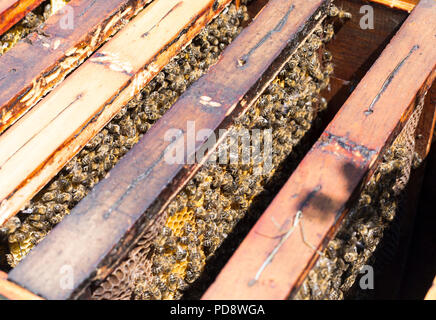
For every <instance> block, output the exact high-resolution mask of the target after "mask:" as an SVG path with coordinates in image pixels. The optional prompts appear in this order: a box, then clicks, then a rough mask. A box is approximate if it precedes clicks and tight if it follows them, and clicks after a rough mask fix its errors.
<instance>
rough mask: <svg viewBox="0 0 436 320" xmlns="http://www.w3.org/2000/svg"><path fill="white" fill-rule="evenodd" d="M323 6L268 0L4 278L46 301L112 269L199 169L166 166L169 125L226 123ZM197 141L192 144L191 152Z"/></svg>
mask: <svg viewBox="0 0 436 320" xmlns="http://www.w3.org/2000/svg"><path fill="white" fill-rule="evenodd" d="M328 3H329V1H324V0H317V1H310V2H308V1H306V0H270V1H269V2H268V4H267V5H266V6H265V7H264V8H263V10H262V11H261V12H260V14H259V15H258V16H257V18H256V19H255V20H254V21H253V22H252V23H251V24H250V25H249V26H248V27H247V28H245V29H244V30H243V31H242V33H241V34H240V35H239V36H238V37H237V38H236V39H235V41H233V42H232V44H231V45H230V46H229V47H227V49H226V50H225V51H224V53H223V55H222V56H221V58H220V60H219V62H218V63H217V64H216V65H214V66H213V67H212V68H211V69H210V70H209V72H208V73H207V74H206V75H204V76H203V77H202V78H201V79H199V80H198V81H197V82H195V83H194V84H193V85H192V86H191V87H190V89H189V90H188V91H187V92H185V93H184V94H183V95H182V96H181V97H180V99H179V100H178V101H177V102H176V103H175V105H173V107H172V108H171V109H170V110H169V111H168V112H167V113H166V114H165V115H164V117H163V118H161V119H160V120H159V121H158V122H157V123H156V124H155V125H154V126H153V127H152V128H151V129H150V130H149V131H148V132H147V134H146V135H145V136H144V137H143V138H142V139H141V140H140V141H139V143H138V144H136V145H135V146H134V147H133V148H132V150H131V151H130V152H129V153H127V155H126V156H125V157H124V158H123V159H121V160H120V162H119V163H118V164H117V165H116V166H115V168H114V169H112V170H111V172H110V175H109V176H108V177H106V179H104V180H102V181H101V182H100V183H99V184H98V185H97V186H95V187H94V189H93V190H92V191H91V193H90V194H89V195H88V196H87V197H86V198H85V199H83V200H82V201H81V202H80V203H79V204H78V205H77V206H76V207H75V208H74V209H73V210H72V212H71V214H70V215H69V216H67V217H66V218H65V219H64V220H63V221H62V222H61V223H60V224H59V225H58V226H57V227H56V228H55V229H54V230H53V231H52V232H51V233H50V234H49V235H48V236H47V238H46V239H45V240H43V241H42V242H41V243H40V244H39V245H38V246H37V247H36V248H35V249H34V250H33V251H31V252H30V254H29V255H28V256H27V257H26V258H25V259H24V260H23V261H22V262H21V263H20V264H19V265H18V266H17V267H16V268H15V269H13V270H12V271H11V272H10V274H9V277H10V279H13V280H14V281H16V282H17V283H20V284H21V285H23V286H24V287H26V288H28V289H30V290H32V291H33V292H37V293H38V294H40V295H41V296H43V297H45V298H49V299H53V298H56V299H57V298H66V297H70V296H71V295H72V294H73V296H75V295H77V294H80V291H81V290H83V289H84V288H85V287H86V286H87V282H88V281H90V280H92V277H94V278H98V279H104V278H105V277H106V276H107V275H108V274H110V272H111V271H112V270H113V268H114V267H115V266H116V265H117V263H118V262H119V261H120V260H121V259H123V258H124V257H125V256H126V254H127V252H128V251H129V248H131V247H132V246H133V245H134V242H135V240H136V239H137V238H138V236H140V235H141V234H142V232H143V230H147V229H148V228H150V226H152V225H153V223H154V221H155V220H156V217H157V216H158V215H159V214H160V213H161V212H162V210H163V209H162V208H163V207H164V205H165V204H167V203H168V201H170V200H171V198H172V197H173V196H174V195H175V193H176V192H177V190H180V189H181V188H182V187H183V184H184V183H185V182H186V181H187V179H189V178H190V177H192V175H193V174H194V173H195V171H196V169H198V166H199V164H195V165H194V164H193V165H183V164H174V165H170V164H168V163H167V162H166V161H165V154H166V152H170V151H168V150H167V148H168V146H169V144H170V142H168V141H165V133H166V132H167V130H168V129H172V128H175V129H177V128H180V129H181V130H183V135H181V136H180V137H179V139H185V138H186V125H187V122H188V121H195V123H196V130H200V129H202V128H209V129H211V130H215V129H217V128H218V127H220V126H223V125H224V124H225V123H228V122H229V121H231V119H232V117H233V116H234V113H238V112H239V111H240V110H241V109H243V108H245V109H246V108H248V107H249V106H250V105H251V104H252V103H253V102H254V100H255V98H256V97H258V96H259V95H260V93H261V91H262V90H263V89H264V88H265V87H266V86H267V85H268V83H269V82H270V81H272V79H273V78H274V77H275V76H276V75H277V73H278V72H279V69H280V67H281V66H283V65H284V63H285V62H286V60H287V59H288V58H289V55H290V53H291V52H294V51H295V50H296V48H297V47H298V45H299V43H301V41H302V40H303V39H304V37H305V36H306V35H307V34H308V33H309V30H310V29H311V28H313V27H314V26H315V25H316V23H317V22H319V21H320V20H321V18H322V17H323V14H322V12H321V11H326V8H327V5H328ZM172 21H174V20H172ZM172 25H174V23H172ZM236 84H237V85H236ZM202 97H203V99H202ZM205 97H208V98H205ZM202 102H203V103H202ZM205 102H207V103H205ZM203 143H204V140H203V141H197V143H196V145H195V148H194V150H192V152H196V151H197V150H198V149H199V148H200V146H201V145H202V144H203ZM191 154H192V153H190V152H189V153H188V155H187V156H190V155H191ZM146 211H147V214H143V213H144V212H146ZM72 239H74V240H72ZM47 261H50V263H49V264H47ZM64 265H70V266H72V267H73V270H74V280H75V285H74V288H77V289H75V292H74V290H63V291H62V290H60V289H59V286H58V284H59V277H60V275H59V272H58V271H59V270H60V268H61V267H62V266H64ZM30 270H31V272H30ZM90 278H91V279H90Z"/></svg>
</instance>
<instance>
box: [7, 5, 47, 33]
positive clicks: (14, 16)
mask: <svg viewBox="0 0 436 320" xmlns="http://www.w3.org/2000/svg"><path fill="white" fill-rule="evenodd" d="M42 1H43V0H24V1H23V0H3V1H2V2H1V3H0V35H2V34H3V33H5V32H6V31H8V30H9V29H10V28H11V27H12V26H13V25H14V24H16V23H17V22H18V21H20V20H21V19H23V18H24V16H25V15H26V14H28V13H29V12H30V11H32V10H33V9H35V8H36V7H37V6H39V5H40V4H41V2H42Z"/></svg>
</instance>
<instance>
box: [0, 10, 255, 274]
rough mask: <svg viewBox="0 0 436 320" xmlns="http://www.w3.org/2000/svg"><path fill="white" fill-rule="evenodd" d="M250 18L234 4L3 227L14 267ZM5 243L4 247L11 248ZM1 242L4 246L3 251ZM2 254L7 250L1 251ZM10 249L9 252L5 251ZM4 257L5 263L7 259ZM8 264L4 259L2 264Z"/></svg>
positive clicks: (203, 71) (210, 62)
mask: <svg viewBox="0 0 436 320" xmlns="http://www.w3.org/2000/svg"><path fill="white" fill-rule="evenodd" d="M246 20H248V14H247V7H246V6H244V5H241V6H240V7H239V9H238V10H237V9H236V7H235V6H234V5H233V4H232V5H231V6H229V7H228V9H227V10H226V11H225V12H223V13H222V14H221V15H219V16H218V17H217V18H215V19H214V20H213V21H212V22H211V23H210V24H209V25H208V26H207V27H205V28H204V29H203V30H202V31H201V33H200V34H199V35H198V36H197V37H196V38H194V40H193V41H192V43H191V44H190V45H188V46H187V47H186V48H185V49H184V50H183V51H182V52H181V53H180V54H179V55H177V56H176V57H174V59H173V60H172V61H171V62H170V63H169V64H168V65H167V66H166V67H165V68H164V69H163V70H162V71H161V72H160V73H159V74H157V75H156V77H155V78H154V79H153V80H152V81H151V82H150V83H149V84H148V85H147V86H146V87H145V88H144V89H143V90H142V91H141V93H140V94H139V95H138V96H137V97H135V98H134V99H133V100H131V101H130V102H129V103H128V104H127V105H126V106H125V107H123V108H122V109H121V111H120V112H119V113H118V114H117V115H116V116H115V117H114V118H113V120H112V121H111V122H110V123H109V124H108V125H106V127H105V128H104V129H103V130H102V131H101V132H100V133H98V134H97V135H96V136H95V137H94V138H93V139H92V140H91V141H90V142H89V143H88V144H87V145H86V146H85V147H84V149H83V150H82V151H81V152H79V154H78V155H76V156H75V157H74V158H73V159H72V160H71V161H70V162H69V163H68V164H67V165H66V166H65V167H64V168H63V169H62V170H61V171H60V172H59V174H58V175H57V176H56V177H55V178H54V179H53V180H52V181H51V182H50V183H49V184H48V185H47V186H46V187H45V188H44V189H43V190H42V191H41V192H39V193H38V194H37V195H36V196H35V197H34V198H33V199H32V200H31V202H30V204H29V205H28V207H27V208H26V209H24V210H23V211H21V212H20V213H19V214H18V215H17V216H16V217H13V218H12V219H10V220H9V221H8V222H7V224H6V225H5V226H4V227H3V228H2V229H0V238H2V237H1V236H2V235H3V238H7V242H8V245H9V251H10V253H9V254H7V255H6V259H7V262H8V264H9V265H10V266H11V267H15V266H16V265H17V263H18V262H19V261H21V259H23V258H24V257H25V256H26V255H27V253H28V252H29V251H30V250H31V249H32V248H33V247H34V246H35V245H36V244H37V243H39V242H40V241H41V240H42V239H43V238H44V237H45V236H46V235H47V233H48V232H49V231H50V230H52V228H53V227H54V226H55V225H56V224H58V223H59V222H60V221H61V220H62V219H63V218H64V217H65V216H66V215H68V214H69V213H70V210H71V209H72V208H73V207H74V206H75V205H76V204H77V203H78V202H79V201H80V200H81V199H83V198H84V197H85V196H86V194H87V193H88V192H89V191H90V190H91V189H92V188H93V187H94V186H95V185H96V184H97V183H98V182H99V181H100V180H101V179H103V178H104V177H105V176H106V174H107V173H108V172H109V170H110V169H111V168H112V167H113V166H114V165H115V164H116V163H117V162H118V160H119V159H120V158H121V157H122V156H123V155H125V154H126V153H127V152H128V151H129V150H130V149H131V148H132V146H133V145H134V144H136V143H137V142H138V141H139V139H140V137H141V136H142V135H143V134H144V133H145V132H147V131H148V129H149V128H150V127H151V126H152V125H153V124H154V123H155V122H156V121H157V120H158V119H159V118H160V117H162V115H163V114H164V113H165V112H166V111H167V110H168V109H169V108H170V107H171V106H172V105H173V104H174V102H175V101H176V100H177V98H178V97H179V96H180V95H181V94H182V93H183V92H184V91H185V90H186V88H187V87H188V86H189V85H190V84H191V83H193V82H194V81H195V80H197V79H198V78H199V77H200V76H201V75H203V74H204V73H205V72H206V71H207V70H208V68H209V66H211V65H212V64H213V63H215V62H216V61H217V59H218V57H219V54H220V53H221V52H222V51H223V49H224V48H225V47H226V46H227V45H228V44H229V43H230V42H231V41H232V40H233V39H234V38H235V37H236V36H237V35H238V34H239V32H240V31H241V30H242V26H241V24H242V23H243V22H244V21H246ZM5 242H6V241H3V247H4V246H6V245H7V243H5ZM1 246H2V245H1V243H0V247H1ZM0 251H1V250H0ZM3 251H5V249H3ZM4 257H5V256H4V255H3V256H0V259H2V260H3V259H4ZM1 262H2V263H1V264H2V265H4V261H1Z"/></svg>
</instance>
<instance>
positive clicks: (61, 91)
mask: <svg viewBox="0 0 436 320" xmlns="http://www.w3.org/2000/svg"><path fill="white" fill-rule="evenodd" d="M192 1H193V0H185V1H179V2H174V1H172V0H160V1H156V2H155V3H152V4H150V5H149V7H147V8H146V9H145V10H144V11H142V12H141V13H140V14H139V15H138V16H137V17H136V18H135V19H134V20H132V21H131V22H130V23H129V24H128V25H127V26H126V27H125V28H124V29H123V30H122V31H120V33H119V34H117V35H116V36H115V37H114V38H113V39H111V40H110V41H109V42H108V43H107V44H105V45H104V46H103V47H102V48H100V49H99V50H98V51H97V52H95V53H94V54H93V55H92V56H91V57H90V58H89V59H88V60H87V61H86V62H85V63H84V64H83V65H82V66H80V67H79V68H78V69H77V70H76V71H75V72H74V73H72V74H71V75H70V76H69V77H68V79H66V80H65V81H64V82H63V83H62V84H61V85H60V86H59V87H58V88H57V89H56V90H54V91H53V92H52V93H50V94H49V95H48V96H47V97H46V98H45V99H44V100H42V101H41V102H40V103H39V104H38V105H37V106H35V107H34V108H33V109H32V110H31V111H30V112H28V113H27V114H26V115H25V116H24V117H23V118H22V119H20V121H18V122H17V123H16V124H15V125H14V126H13V127H11V128H10V129H9V130H8V131H7V132H5V133H4V134H3V135H2V136H0V150H2V151H3V152H2V153H1V155H0V199H1V200H0V202H2V201H3V202H2V206H1V207H0V225H1V224H2V223H3V222H4V221H6V219H8V218H9V217H11V216H12V215H13V214H15V213H16V212H17V211H18V210H20V209H21V208H22V207H23V206H24V205H25V203H26V202H27V201H29V200H30V199H31V198H32V196H33V195H35V194H36V193H37V192H38V191H39V190H40V189H41V188H42V187H43V186H44V185H45V184H46V183H47V182H48V181H49V180H50V179H51V178H52V177H54V176H55V175H56V174H57V172H59V170H60V169H61V168H62V167H63V166H64V165H65V163H66V162H67V161H68V160H70V159H71V158H72V157H73V156H74V155H75V154H76V153H77V152H78V151H80V150H81V149H82V148H83V146H84V145H85V144H86V143H87V142H88V141H89V140H90V139H91V138H92V137H93V136H95V134H97V133H98V132H99V131H100V130H101V129H102V128H103V126H104V125H106V124H107V123H108V122H109V121H110V119H112V117H113V116H114V115H115V114H116V113H117V112H118V111H119V110H120V109H121V108H122V107H123V106H124V105H125V104H126V103H127V102H128V101H129V100H130V99H131V98H132V97H133V96H134V95H136V94H137V93H138V92H139V91H140V89H142V88H143V86H145V84H146V83H148V82H149V81H150V80H151V79H152V78H153V77H154V76H155V75H156V74H157V73H158V72H159V71H160V70H161V69H162V68H163V67H164V66H165V65H166V64H167V63H168V62H169V61H170V59H171V58H172V57H173V56H175V55H176V54H177V53H178V52H179V51H180V50H181V48H182V47H183V46H184V45H185V44H186V43H187V42H188V41H190V40H191V39H192V38H193V37H194V36H195V35H196V34H197V33H198V32H199V31H200V30H201V28H202V27H203V26H204V25H205V24H206V23H207V22H208V21H210V20H211V19H212V18H213V17H214V16H215V15H216V14H217V13H218V12H219V11H220V10H222V9H223V7H224V6H225V5H226V4H228V3H229V2H230V0H221V1H214V0H208V1H202V2H198V1H196V2H195V5H194V4H193V3H192ZM138 53H141V54H138ZM84 81H86V83H87V85H86V86H84ZM30 154H31V155H32V157H31V158H30V157H29V155H30Z"/></svg>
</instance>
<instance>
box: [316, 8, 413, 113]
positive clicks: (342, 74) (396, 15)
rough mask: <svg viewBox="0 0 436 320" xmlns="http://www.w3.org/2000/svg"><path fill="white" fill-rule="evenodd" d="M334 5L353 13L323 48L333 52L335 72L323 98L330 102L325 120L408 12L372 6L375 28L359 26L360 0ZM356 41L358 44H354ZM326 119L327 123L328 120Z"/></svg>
mask: <svg viewBox="0 0 436 320" xmlns="http://www.w3.org/2000/svg"><path fill="white" fill-rule="evenodd" d="M335 3H336V5H337V6H338V7H339V8H342V9H343V10H344V11H346V12H349V13H351V14H352V18H351V19H350V20H346V21H344V22H345V23H337V24H336V28H335V29H336V30H335V36H334V38H333V40H332V41H330V42H329V43H328V44H327V45H326V48H327V50H328V51H330V52H331V53H332V57H333V60H332V62H333V64H334V66H335V67H334V72H333V76H332V77H331V79H330V84H331V85H330V90H324V92H323V96H324V97H325V98H326V99H327V101H328V102H329V108H328V111H327V112H328V113H329V115H328V119H330V120H331V119H333V117H334V116H335V115H336V113H337V112H338V110H339V109H340V108H341V107H342V105H343V104H344V103H345V101H346V100H347V99H348V97H349V96H350V94H351V93H352V92H353V90H354V89H355V88H356V86H357V84H358V83H359V82H360V80H361V79H362V78H363V77H364V76H365V74H366V73H367V72H368V70H369V68H370V67H371V66H372V65H373V64H374V62H375V61H376V60H377V58H378V57H379V56H380V54H381V53H382V51H383V49H384V48H385V47H386V45H387V44H388V43H389V41H390V40H391V38H392V37H393V36H394V35H395V33H396V32H397V31H398V29H399V28H400V27H401V25H402V23H403V22H404V20H406V18H407V16H408V14H407V12H404V11H400V10H396V9H391V8H389V7H386V6H383V5H380V4H377V3H374V4H371V6H372V7H373V9H374V18H375V19H374V29H366V30H363V29H362V28H361V27H360V19H361V17H362V14H361V13H360V12H359V11H360V8H361V7H362V6H363V5H366V4H368V2H367V1H363V0H336V1H335ZM356 39H358V41H356ZM328 119H327V120H328Z"/></svg>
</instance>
